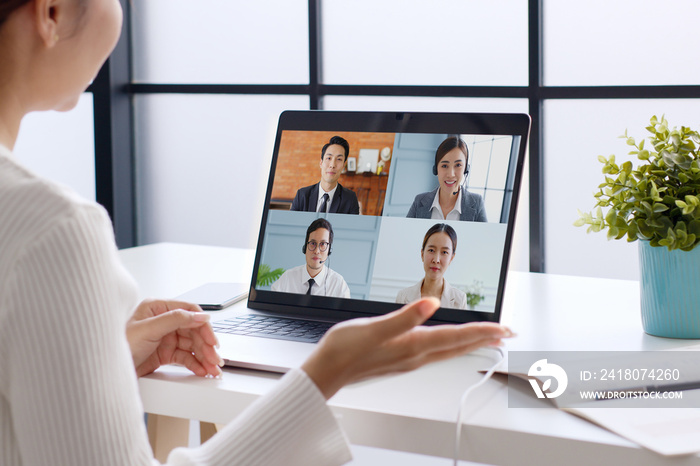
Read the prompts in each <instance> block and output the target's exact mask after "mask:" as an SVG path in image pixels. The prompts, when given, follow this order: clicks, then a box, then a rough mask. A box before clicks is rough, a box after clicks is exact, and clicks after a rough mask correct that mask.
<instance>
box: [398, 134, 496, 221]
mask: <svg viewBox="0 0 700 466" xmlns="http://www.w3.org/2000/svg"><path fill="white" fill-rule="evenodd" d="M468 174H469V151H468V150H467V144H466V143H465V142H464V141H463V140H462V139H461V138H459V137H457V136H450V137H448V138H447V139H445V140H444V141H442V143H440V145H439V146H438V148H437V151H435V164H434V165H433V175H436V176H437V178H438V187H437V188H436V189H435V190H433V191H429V192H427V193H421V194H419V195H417V196H416V198H415V199H414V200H413V204H411V207H410V208H409V209H408V214H407V215H406V217H409V218H432V219H434V220H466V221H471V222H486V221H487V220H486V209H485V208H484V200H483V199H482V197H481V196H479V195H478V194H475V193H470V192H469V191H467V190H466V189H465V188H464V187H463V183H464V181H465V180H466V178H467V175H468Z"/></svg>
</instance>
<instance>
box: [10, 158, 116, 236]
mask: <svg viewBox="0 0 700 466" xmlns="http://www.w3.org/2000/svg"><path fill="white" fill-rule="evenodd" d="M66 222H75V223H77V224H82V226H84V225H85V224H88V225H90V224H102V225H104V223H105V222H107V224H109V217H108V216H107V214H106V212H105V211H104V209H103V208H102V207H101V206H99V205H98V204H96V203H94V202H91V201H88V200H85V199H83V198H81V197H80V196H79V195H78V194H76V193H75V192H74V191H72V190H71V189H69V188H66V187H64V186H62V185H59V184H57V183H54V182H52V181H50V180H47V179H44V178H42V177H40V176H38V175H36V174H34V173H32V172H31V171H30V170H27V169H25V168H24V167H22V166H21V165H19V164H16V163H14V161H12V160H8V159H6V158H0V238H4V239H5V240H9V241H11V242H13V243H15V244H14V245H13V246H14V247H17V246H19V243H25V244H26V243H31V242H32V241H35V240H36V239H37V238H38V237H40V236H42V235H44V234H46V233H47V232H48V231H51V230H52V229H53V228H55V226H56V225H58V224H62V223H66Z"/></svg>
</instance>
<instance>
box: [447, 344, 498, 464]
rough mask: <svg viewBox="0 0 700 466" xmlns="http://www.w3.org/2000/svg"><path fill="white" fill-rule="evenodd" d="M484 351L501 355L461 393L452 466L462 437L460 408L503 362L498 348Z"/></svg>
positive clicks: (455, 461) (457, 456) (457, 461)
mask: <svg viewBox="0 0 700 466" xmlns="http://www.w3.org/2000/svg"><path fill="white" fill-rule="evenodd" d="M486 349H493V350H496V351H498V353H499V354H500V355H501V357H500V359H499V360H498V361H497V362H496V364H494V365H493V366H491V368H490V369H489V370H488V371H487V372H486V373H485V374H484V376H483V377H482V378H481V380H479V381H478V382H476V383H475V384H472V385H470V386H469V387H468V388H467V389H466V390H464V393H462V398H461V400H460V401H459V409H458V410H457V428H456V432H455V455H454V463H453V465H454V466H457V464H458V463H459V445H460V440H461V437H462V408H464V402H465V401H466V400H467V397H468V396H469V394H470V393H471V392H472V391H473V390H474V389H476V388H477V387H479V386H481V385H483V384H484V383H485V382H486V381H487V380H488V379H490V378H491V376H492V375H493V373H494V372H496V369H497V368H498V366H500V365H501V363H502V362H503V359H504V357H505V355H504V354H503V350H502V349H501V348H499V347H487V348H486Z"/></svg>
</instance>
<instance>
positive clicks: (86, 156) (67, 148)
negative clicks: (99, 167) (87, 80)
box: [14, 93, 95, 201]
mask: <svg viewBox="0 0 700 466" xmlns="http://www.w3.org/2000/svg"><path fill="white" fill-rule="evenodd" d="M92 102H93V98H92V94H91V93H84V94H83V95H82V96H81V97H80V100H79V102H78V105H77V106H76V107H75V108H74V109H73V110H70V111H68V112H54V111H49V112H33V113H30V114H29V115H27V116H26V117H25V118H24V120H22V127H21V129H20V132H19V137H18V138H17V143H16V144H15V150H14V154H15V156H16V157H17V160H18V161H19V162H20V163H21V164H22V165H24V166H25V167H27V168H29V169H30V170H33V171H34V172H36V173H37V174H39V175H41V176H44V177H46V178H49V179H51V180H53V181H56V182H58V183H61V184H63V185H66V186H69V187H70V188H72V189H73V190H75V191H76V192H77V193H78V194H80V195H81V196H83V197H84V198H86V199H90V200H92V201H94V200H95V131H94V120H93V107H92V105H93V104H92Z"/></svg>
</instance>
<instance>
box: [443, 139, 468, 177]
mask: <svg viewBox="0 0 700 466" xmlns="http://www.w3.org/2000/svg"><path fill="white" fill-rule="evenodd" d="M456 147H459V150H461V151H462V152H463V153H464V161H465V162H468V161H469V150H468V149H467V143H465V142H464V141H462V138H460V137H458V136H450V137H449V138H447V139H445V140H444V141H442V142H441V143H440V145H439V146H438V148H437V150H436V151H435V171H437V166H438V164H439V163H440V160H442V158H443V157H444V156H445V155H446V154H447V153H448V152H449V151H451V150H452V149H454V148H456ZM465 168H466V167H465ZM436 174H437V173H436Z"/></svg>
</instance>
